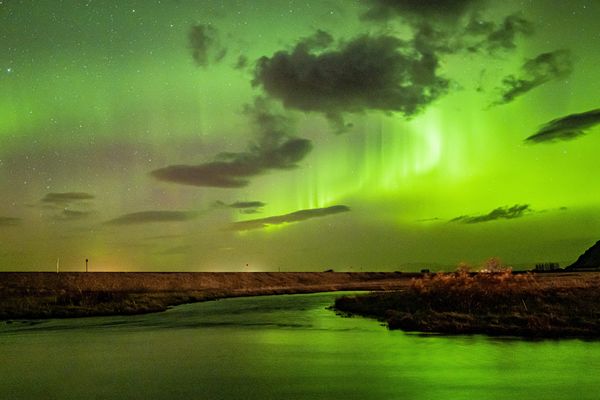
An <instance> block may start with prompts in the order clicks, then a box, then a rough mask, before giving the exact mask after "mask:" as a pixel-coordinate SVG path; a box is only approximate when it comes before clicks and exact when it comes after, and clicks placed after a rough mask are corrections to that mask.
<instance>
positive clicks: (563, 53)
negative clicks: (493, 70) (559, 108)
mask: <svg viewBox="0 0 600 400" xmlns="http://www.w3.org/2000/svg"><path fill="white" fill-rule="evenodd" d="M572 70H573V63H572V60H571V53H570V52H569V51H568V50H556V51H553V52H549V53H542V54H540V55H538V56H537V57H535V58H532V59H530V60H527V61H526V62H525V63H524V64H523V66H522V67H521V74H519V75H508V76H507V77H505V78H504V79H503V80H502V88H501V99H500V100H498V101H497V102H496V103H495V104H506V103H510V102H511V101H513V100H514V99H515V98H516V97H518V96H521V95H523V94H525V93H527V92H529V91H530V90H532V89H535V88H536V87H538V86H540V85H543V84H544V83H547V82H549V81H551V80H553V79H560V78H564V77H566V76H568V75H569V74H571V71H572Z"/></svg>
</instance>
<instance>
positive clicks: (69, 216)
mask: <svg viewBox="0 0 600 400" xmlns="http://www.w3.org/2000/svg"><path fill="white" fill-rule="evenodd" d="M91 214H92V211H80V210H70V209H68V208H65V209H64V210H62V211H61V212H60V213H58V214H57V215H55V216H54V219H56V220H59V221H73V220H80V219H84V218H87V217H89V216H90V215H91Z"/></svg>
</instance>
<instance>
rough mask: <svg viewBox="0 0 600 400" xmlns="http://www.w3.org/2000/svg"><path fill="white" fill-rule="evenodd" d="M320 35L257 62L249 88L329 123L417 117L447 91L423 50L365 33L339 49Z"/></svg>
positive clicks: (445, 82)
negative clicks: (381, 115) (350, 117)
mask: <svg viewBox="0 0 600 400" xmlns="http://www.w3.org/2000/svg"><path fill="white" fill-rule="evenodd" d="M332 42H333V40H332V38H331V36H329V35H328V34H326V33H324V32H317V33H316V34H315V35H313V36H311V37H309V38H305V39H303V40H301V41H300V42H298V43H297V44H296V45H295V46H294V48H293V49H292V50H290V51H286V50H281V51H278V52H276V53H275V54H273V55H272V56H271V57H266V56H265V57H262V58H260V59H259V60H258V61H257V64H256V69H255V71H254V80H253V84H254V85H255V86H261V87H262V88H263V89H264V91H265V93H267V94H268V95H269V96H271V97H273V98H276V99H279V100H281V102H282V103H283V105H284V106H285V107H286V108H291V109H296V110H300V111H305V112H310V111H314V112H320V113H323V114H325V115H326V116H327V117H328V118H329V119H330V120H332V121H333V122H336V123H338V125H339V123H340V122H341V121H342V114H343V113H359V112H365V111H369V110H379V111H384V112H399V113H402V114H404V115H405V116H412V115H415V114H417V113H418V112H419V111H421V110H422V109H423V108H425V107H426V106H427V105H429V104H430V103H432V102H433V101H434V100H435V99H437V98H438V97H439V96H441V95H442V94H444V93H445V92H446V91H447V89H448V83H449V82H448V80H446V79H445V78H442V77H440V76H438V64H439V62H438V58H437V56H436V54H435V52H433V51H431V49H430V48H427V47H426V46H420V47H419V46H415V45H414V44H413V43H411V42H405V41H402V40H400V39H398V38H396V37H393V36H388V35H380V36H370V35H364V36H359V37H357V38H354V39H353V40H350V41H348V42H343V43H340V44H339V45H338V46H334V45H333V44H332Z"/></svg>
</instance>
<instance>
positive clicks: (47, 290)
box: [0, 272, 420, 321]
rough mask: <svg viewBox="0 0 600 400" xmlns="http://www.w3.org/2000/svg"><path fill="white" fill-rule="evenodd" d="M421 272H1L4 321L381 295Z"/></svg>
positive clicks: (0, 314) (0, 313)
mask: <svg viewBox="0 0 600 400" xmlns="http://www.w3.org/2000/svg"><path fill="white" fill-rule="evenodd" d="M417 275H418V276H420V274H412V273H394V272H391V273H388V272H364V273H361V272H351V273H345V272H344V273H342V272H339V273H338V272H281V273H280V272H272V273H271V272H222V273H219V272H91V273H84V272H63V273H59V274H56V273H52V272H0V321H11V320H24V319H47V318H78V317H91V316H109V315H136V314H146V313H153V312H162V311H165V310H167V309H169V308H170V307H174V306H177V305H181V304H188V303H194V302H201V301H210V300H218V299H224V298H231V297H245V296H265V295H277V294H302V293H316V292H331V291H353V290H365V291H381V290H394V289H400V288H402V287H407V286H408V285H410V279H412V278H413V277H415V276H417Z"/></svg>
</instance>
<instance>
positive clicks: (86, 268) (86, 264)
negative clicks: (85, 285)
mask: <svg viewBox="0 0 600 400" xmlns="http://www.w3.org/2000/svg"><path fill="white" fill-rule="evenodd" d="M85 272H88V259H87V258H86V259H85Z"/></svg>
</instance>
